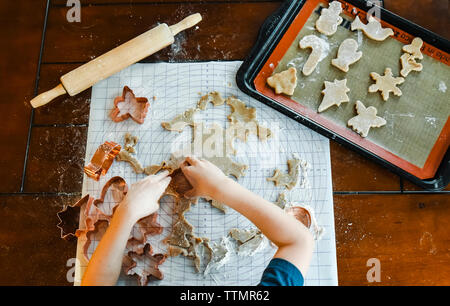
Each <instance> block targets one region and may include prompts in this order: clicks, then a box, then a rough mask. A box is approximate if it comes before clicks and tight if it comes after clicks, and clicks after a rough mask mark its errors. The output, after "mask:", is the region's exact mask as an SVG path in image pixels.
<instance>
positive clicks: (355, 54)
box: [331, 38, 362, 72]
mask: <svg viewBox="0 0 450 306" xmlns="http://www.w3.org/2000/svg"><path fill="white" fill-rule="evenodd" d="M357 50H358V43H357V42H356V40H354V39H352V38H347V39H346V40H344V41H343V42H342V43H341V45H340V46H339V49H338V53H337V58H335V59H332V60H331V65H333V66H334V67H336V68H339V69H340V70H342V71H344V72H348V69H349V65H351V64H353V63H356V62H357V61H359V59H360V58H361V56H362V52H361V51H357Z"/></svg>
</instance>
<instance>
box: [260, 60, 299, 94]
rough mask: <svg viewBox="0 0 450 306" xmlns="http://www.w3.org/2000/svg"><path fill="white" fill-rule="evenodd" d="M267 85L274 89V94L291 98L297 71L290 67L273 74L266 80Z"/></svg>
mask: <svg viewBox="0 0 450 306" xmlns="http://www.w3.org/2000/svg"><path fill="white" fill-rule="evenodd" d="M267 84H269V86H270V87H272V88H273V89H275V93H276V94H282V93H283V94H286V95H288V96H292V95H293V94H294V90H295V87H297V69H295V68H294V67H290V68H289V69H287V70H284V71H281V72H278V73H275V74H274V75H272V76H270V77H268V78H267Z"/></svg>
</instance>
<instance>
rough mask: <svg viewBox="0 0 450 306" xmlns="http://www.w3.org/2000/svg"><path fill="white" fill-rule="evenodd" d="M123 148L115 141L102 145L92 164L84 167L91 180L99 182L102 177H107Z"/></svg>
mask: <svg viewBox="0 0 450 306" xmlns="http://www.w3.org/2000/svg"><path fill="white" fill-rule="evenodd" d="M120 149H121V146H120V145H119V144H117V143H115V142H113V141H106V142H105V143H104V144H102V145H100V146H99V147H98V148H97V151H95V153H94V156H92V159H91V162H90V163H89V164H88V165H87V166H85V167H84V173H86V175H87V176H89V177H90V178H92V179H94V180H96V181H98V180H99V179H100V176H102V175H105V174H106V173H107V172H108V170H109V168H110V167H111V164H112V163H113V161H114V158H115V157H116V156H117V154H119V152H120Z"/></svg>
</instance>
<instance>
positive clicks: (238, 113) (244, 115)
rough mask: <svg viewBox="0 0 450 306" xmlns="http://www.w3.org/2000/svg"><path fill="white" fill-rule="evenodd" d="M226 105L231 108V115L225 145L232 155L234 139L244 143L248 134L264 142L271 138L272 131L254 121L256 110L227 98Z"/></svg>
mask: <svg viewBox="0 0 450 306" xmlns="http://www.w3.org/2000/svg"><path fill="white" fill-rule="evenodd" d="M226 101H227V105H229V106H230V107H231V114H230V115H229V116H228V119H229V120H230V121H231V124H230V126H229V127H228V129H227V134H226V136H227V143H228V144H229V147H230V149H231V153H232V154H236V150H235V149H234V147H233V142H234V138H238V139H239V140H241V141H243V142H246V141H247V136H248V135H250V134H253V135H256V136H258V139H259V140H260V141H265V140H267V139H268V138H270V137H272V131H271V130H270V129H269V128H267V127H264V126H262V125H260V124H259V122H258V120H257V119H256V109H255V108H253V107H247V106H246V105H245V103H244V102H242V101H241V100H239V99H237V98H235V97H229V98H227V100H226Z"/></svg>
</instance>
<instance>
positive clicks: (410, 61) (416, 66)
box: [400, 53, 423, 78]
mask: <svg viewBox="0 0 450 306" xmlns="http://www.w3.org/2000/svg"><path fill="white" fill-rule="evenodd" d="M400 63H401V65H402V69H401V70H400V74H401V75H402V77H405V78H406V76H408V74H409V73H410V72H411V71H422V68H423V66H422V64H420V63H417V62H416V59H415V58H414V56H413V55H411V54H408V53H403V55H402V56H401V57H400Z"/></svg>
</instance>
